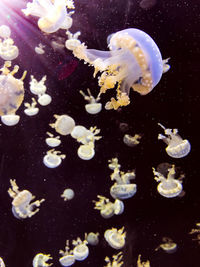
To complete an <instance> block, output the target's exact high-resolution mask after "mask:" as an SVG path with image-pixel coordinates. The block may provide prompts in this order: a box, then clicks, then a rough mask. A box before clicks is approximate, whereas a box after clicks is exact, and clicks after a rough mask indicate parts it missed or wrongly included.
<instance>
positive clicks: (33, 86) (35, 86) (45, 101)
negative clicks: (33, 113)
mask: <svg viewBox="0 0 200 267" xmlns="http://www.w3.org/2000/svg"><path fill="white" fill-rule="evenodd" d="M45 81H46V75H45V76H43V77H42V79H41V80H40V81H37V80H36V79H35V78H34V76H33V75H31V81H30V82H29V84H30V91H31V93H33V94H34V95H37V96H38V103H39V104H40V105H41V106H47V105H49V104H50V103H51V101H52V99H51V96H50V95H48V94H46V90H47V87H46V85H45V84H44V83H45Z"/></svg>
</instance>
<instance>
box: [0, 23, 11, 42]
mask: <svg viewBox="0 0 200 267" xmlns="http://www.w3.org/2000/svg"><path fill="white" fill-rule="evenodd" d="M10 35H11V30H10V27H8V26H7V25H1V26H0V37H1V38H3V39H7V38H9V37H10Z"/></svg>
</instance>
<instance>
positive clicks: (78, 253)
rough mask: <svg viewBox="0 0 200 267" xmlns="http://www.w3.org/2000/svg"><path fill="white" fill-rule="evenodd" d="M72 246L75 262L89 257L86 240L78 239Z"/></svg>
mask: <svg viewBox="0 0 200 267" xmlns="http://www.w3.org/2000/svg"><path fill="white" fill-rule="evenodd" d="M72 244H73V245H74V249H73V254H74V257H75V259H76V260H77V261H83V260H85V259H86V258H87V257H88V255H89V248H88V246H87V244H88V242H87V240H83V241H82V240H81V239H80V238H79V237H78V238H77V239H76V240H73V241H72Z"/></svg>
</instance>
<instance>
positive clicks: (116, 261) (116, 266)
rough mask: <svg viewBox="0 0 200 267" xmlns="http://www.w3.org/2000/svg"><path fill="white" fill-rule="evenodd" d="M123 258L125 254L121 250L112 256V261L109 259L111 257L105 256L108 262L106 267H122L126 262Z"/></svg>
mask: <svg viewBox="0 0 200 267" xmlns="http://www.w3.org/2000/svg"><path fill="white" fill-rule="evenodd" d="M122 258H123V254H122V252H121V251H120V252H119V253H117V254H116V255H113V256H112V261H111V260H110V259H109V257H105V262H107V265H106V266H105V267H121V266H122V265H123V264H124V262H123V261H122Z"/></svg>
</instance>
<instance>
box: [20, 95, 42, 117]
mask: <svg viewBox="0 0 200 267" xmlns="http://www.w3.org/2000/svg"><path fill="white" fill-rule="evenodd" d="M36 105H37V102H36V100H35V98H34V97H32V103H31V104H29V103H24V106H25V107H26V109H25V110H24V113H25V114H26V115H27V116H35V115H37V114H38V112H39V108H37V107H36Z"/></svg>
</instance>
